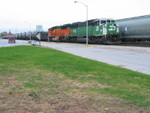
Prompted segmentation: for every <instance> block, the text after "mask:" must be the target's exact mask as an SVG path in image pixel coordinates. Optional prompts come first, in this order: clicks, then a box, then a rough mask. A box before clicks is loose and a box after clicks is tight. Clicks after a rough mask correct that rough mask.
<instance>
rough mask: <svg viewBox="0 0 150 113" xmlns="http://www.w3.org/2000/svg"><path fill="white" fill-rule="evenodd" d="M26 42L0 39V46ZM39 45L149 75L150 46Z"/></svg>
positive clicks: (46, 43) (45, 43) (47, 43)
mask: <svg viewBox="0 0 150 113" xmlns="http://www.w3.org/2000/svg"><path fill="white" fill-rule="evenodd" d="M2 42H3V43H2ZM26 43H27V41H18V40H17V43H16V44H8V42H7V41H6V40H1V39H0V47H1V46H3V47H6V46H15V45H26ZM41 45H42V46H45V47H50V48H54V49H57V50H61V51H65V52H68V53H71V54H74V55H77V56H82V57H85V58H89V59H93V60H96V61H101V62H104V63H108V64H112V65H116V66H120V67H123V68H127V69H131V70H134V71H138V72H142V73H145V74H149V75H150V48H144V47H121V46H104V45H102V46H101V45H96V46H93V45H88V46H86V45H82V44H66V43H61V44H60V43H49V42H42V43H41Z"/></svg>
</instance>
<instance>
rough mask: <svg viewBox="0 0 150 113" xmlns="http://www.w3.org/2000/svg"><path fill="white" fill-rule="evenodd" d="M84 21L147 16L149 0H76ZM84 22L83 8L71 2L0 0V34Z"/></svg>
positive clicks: (149, 8) (66, 0)
mask: <svg viewBox="0 0 150 113" xmlns="http://www.w3.org/2000/svg"><path fill="white" fill-rule="evenodd" d="M80 1H82V2H83V3H84V4H86V5H88V8H89V12H88V18H89V19H94V18H114V19H120V18H128V17H134V16H141V15H148V14H150V0H80ZM85 20H86V7H85V6H84V5H83V4H81V3H74V0H0V32H2V31H7V32H8V31H9V29H10V30H11V32H12V33H16V32H21V31H22V32H25V31H29V30H30V26H31V30H35V26H36V25H43V29H44V30H45V31H46V30H47V29H48V28H50V27H52V26H55V25H62V24H67V23H72V22H77V21H85Z"/></svg>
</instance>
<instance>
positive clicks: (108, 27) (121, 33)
mask: <svg viewBox="0 0 150 113" xmlns="http://www.w3.org/2000/svg"><path fill="white" fill-rule="evenodd" d="M86 23H87V21H85V22H75V23H72V24H65V25H62V26H54V27H51V28H49V29H48V32H28V33H18V34H16V35H13V36H15V37H16V38H17V39H20V40H30V39H32V40H38V39H37V35H38V34H40V37H41V39H40V40H42V41H60V42H86ZM88 39H89V40H88V41H89V43H105V44H119V43H120V42H127V41H134V42H135V41H150V15H145V16H139V17H132V18H125V19H119V20H115V21H114V20H112V19H92V20H88Z"/></svg>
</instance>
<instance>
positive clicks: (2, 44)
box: [0, 39, 28, 47]
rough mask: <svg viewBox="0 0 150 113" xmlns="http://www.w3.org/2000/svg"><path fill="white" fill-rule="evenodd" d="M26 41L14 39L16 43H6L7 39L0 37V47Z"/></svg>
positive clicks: (21, 43) (25, 42)
mask: <svg viewBox="0 0 150 113" xmlns="http://www.w3.org/2000/svg"><path fill="white" fill-rule="evenodd" d="M27 42H28V41H23V40H16V43H8V39H0V47H8V46H18V45H27Z"/></svg>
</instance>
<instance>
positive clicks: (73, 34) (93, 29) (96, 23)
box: [49, 19, 121, 44]
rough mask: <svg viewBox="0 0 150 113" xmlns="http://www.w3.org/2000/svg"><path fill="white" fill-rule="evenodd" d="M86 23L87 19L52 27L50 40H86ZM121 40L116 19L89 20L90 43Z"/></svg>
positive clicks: (107, 42)
mask: <svg viewBox="0 0 150 113" xmlns="http://www.w3.org/2000/svg"><path fill="white" fill-rule="evenodd" d="M86 24H87V22H86V21H85V22H76V23H72V24H66V25H63V26H59V27H53V28H50V29H49V38H50V40H59V41H63V42H86V30H87V26H86ZM56 31H57V32H56ZM58 37H59V38H58ZM56 38H57V39H56ZM120 40H121V38H120V36H119V27H118V25H117V24H116V22H115V21H114V20H112V19H93V20H88V42H89V43H105V44H118V43H120V42H121V41H120Z"/></svg>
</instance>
